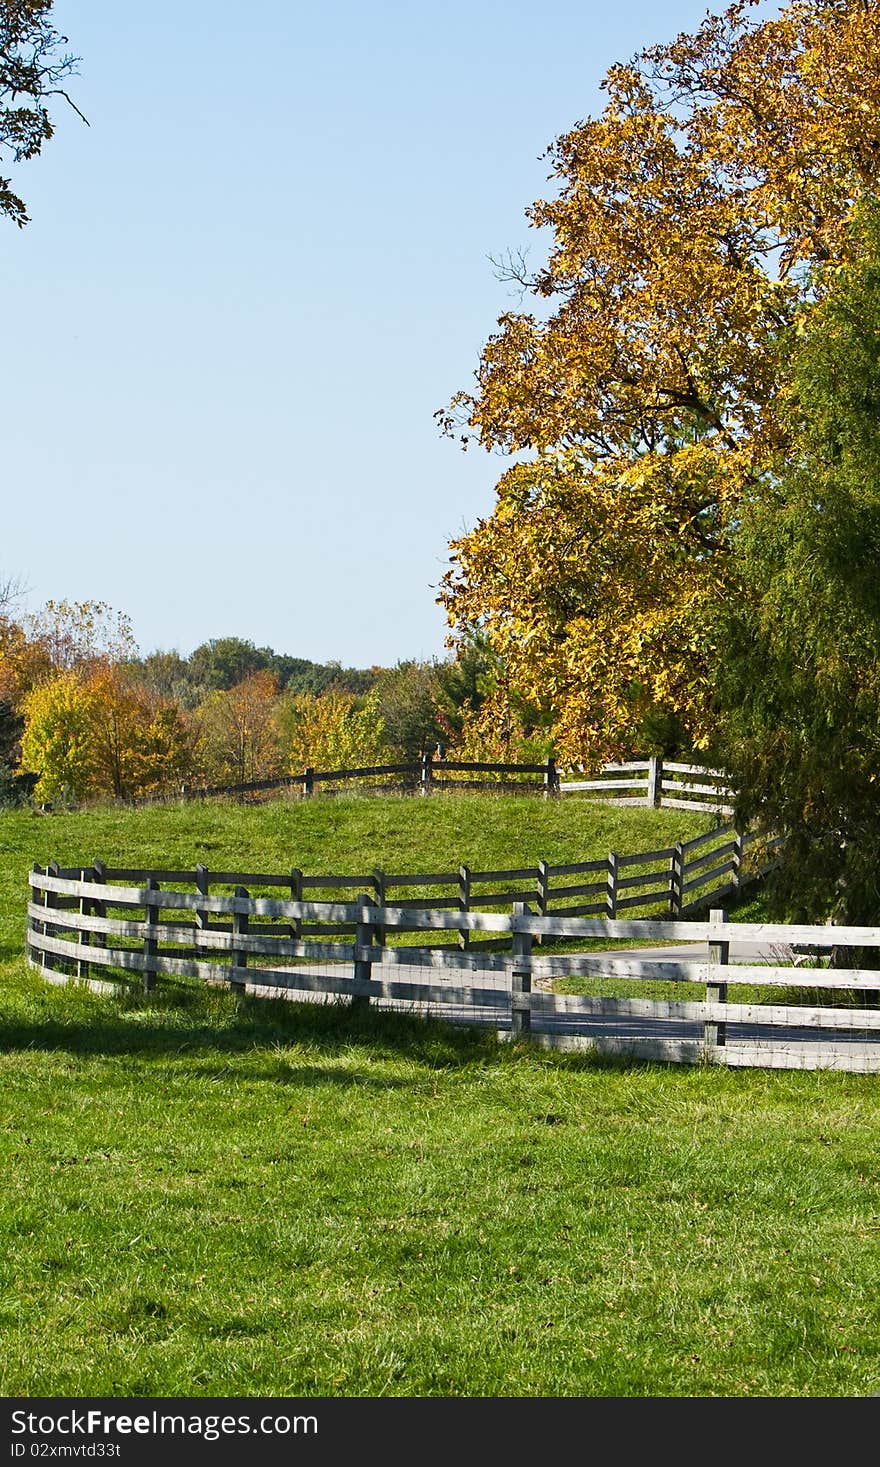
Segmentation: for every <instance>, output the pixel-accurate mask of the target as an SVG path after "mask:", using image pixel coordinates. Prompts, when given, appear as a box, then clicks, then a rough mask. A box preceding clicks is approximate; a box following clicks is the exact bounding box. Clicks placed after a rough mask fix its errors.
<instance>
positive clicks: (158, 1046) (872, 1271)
mask: <svg viewBox="0 0 880 1467" xmlns="http://www.w3.org/2000/svg"><path fill="white" fill-rule="evenodd" d="M701 823H702V824H706V823H708V819H707V817H699V816H692V815H679V814H678V813H677V812H675V813H673V812H652V811H647V810H639V809H627V810H617V811H615V810H613V809H611V808H609V807H601V806H587V805H583V804H579V803H577V802H575V801H574V800H568V801H566V800H562V801H558V802H557V801H553V802H546V803H544V802H541V801H532V800H526V799H521V798H511V799H503V798H500V799H496V798H488V797H486V798H481V797H479V796H469V797H462V798H460V799H456V798H445V797H444V798H442V799H440V798H437V799H431V800H404V799H390V798H389V799H369V800H367V799H362V800H356V799H340V800H321V799H318V800H315V801H314V802H311V803H304V804H296V803H292V804H287V803H280V802H279V803H278V804H274V805H271V806H264V807H259V808H255V809H248V810H242V809H238V808H235V807H232V806H228V807H223V806H217V807H198V806H190V807H174V808H167V809H157V810H144V811H136V812H126V811H118V810H109V809H108V810H104V811H93V812H83V813H79V814H71V815H53V816H51V817H48V818H46V819H42V820H38V819H36V818H35V817H31V816H29V815H25V814H15V813H10V814H6V815H3V816H0V881H2V907H0V912H2V918H0V1075H2V1092H0V1093H2V1097H3V1098H2V1119H3V1126H2V1132H0V1138H2V1139H0V1145H2V1153H3V1175H4V1179H5V1185H4V1189H3V1194H2V1201H0V1236H2V1248H0V1278H2V1290H0V1331H2V1339H3V1350H2V1352H0V1393H2V1394H5V1395H17V1394H31V1395H45V1396H62V1395H64V1396H72V1395H109V1396H114V1395H115V1396H128V1395H147V1396H151V1395H153V1396H155V1395H178V1394H179V1395H183V1396H187V1395H190V1396H193V1395H196V1396H197V1395H218V1396H223V1395H254V1396H271V1395H303V1396H309V1395H315V1396H321V1395H384V1394H391V1395H416V1396H420V1395H489V1396H492V1395H540V1396H553V1395H582V1396H590V1395H604V1394H609V1395H616V1396H642V1395H644V1396H662V1395H770V1396H773V1395H805V1396H810V1395H818V1396H830V1395H844V1396H853V1395H867V1394H870V1393H872V1392H876V1391H878V1390H880V1382H878V1365H877V1355H876V1338H877V1333H878V1326H880V1319H878V1313H880V1305H878V1301H880V1247H878V1238H880V1187H878V1181H877V1170H876V1134H877V1125H878V1121H880V1090H878V1086H877V1081H876V1078H874V1077H871V1076H852V1075H841V1074H823V1073H821V1072H810V1073H797V1072H793V1073H792V1072H779V1073H776V1072H771V1071H753V1072H748V1071H731V1072H728V1071H725V1070H721V1069H697V1068H682V1069H678V1068H674V1067H663V1066H659V1065H654V1066H652V1065H647V1064H643V1063H636V1062H630V1063H628V1062H621V1061H608V1060H604V1061H603V1060H597V1059H591V1058H588V1057H574V1056H565V1055H554V1054H550V1053H547V1052H544V1051H537V1050H536V1051H530V1050H528V1049H527V1048H512V1047H510V1046H499V1045H498V1044H497V1043H496V1042H495V1041H494V1039H492V1038H491V1037H488V1036H486V1035H480V1034H475V1033H470V1032H466V1031H460V1030H456V1031H453V1030H450V1029H447V1028H444V1027H442V1026H439V1025H429V1024H424V1023H419V1022H417V1021H414V1020H409V1019H407V1018H404V1017H401V1016H394V1015H380V1014H375V1013H367V1014H365V1015H364V1014H354V1013H352V1012H351V1011H350V1010H349V1009H347V1008H346V1007H345V1006H339V1007H328V1008H321V1009H316V1008H312V1007H309V1006H302V1007H300V1006H298V1005H295V1004H286V1003H274V1002H267V1001H265V1000H259V999H245V1000H241V1001H236V1000H234V999H233V998H232V997H231V996H230V995H228V994H226V993H221V992H217V991H210V992H208V991H193V992H192V993H189V994H187V993H183V994H182V993H180V991H177V992H176V993H174V994H170V993H163V992H162V991H161V990H160V991H159V992H158V993H157V995H155V996H154V997H153V998H152V999H150V1000H149V1001H147V1000H145V999H143V998H142V997H137V996H126V997H123V998H118V999H107V998H98V997H96V996H94V995H91V994H88V993H85V992H82V991H74V990H67V989H57V988H51V987H48V986H46V985H44V984H43V983H42V982H41V980H40V979H39V977H38V976H37V975H35V974H33V973H31V972H30V970H28V968H27V967H26V965H25V963H24V960H23V957H22V939H23V929H24V897H25V880H26V873H27V870H28V868H29V866H30V865H31V863H32V861H34V860H39V861H41V862H44V861H45V860H47V859H50V858H52V857H57V858H58V859H59V860H61V861H62V862H76V861H80V860H82V861H84V862H87V861H90V860H92V859H95V858H97V857H101V858H103V859H104V860H105V861H107V862H108V863H109V862H111V861H113V862H117V861H119V862H123V861H134V860H135V859H136V860H137V861H138V862H139V863H140V862H145V863H150V862H155V863H156V864H157V865H170V866H177V865H182V866H189V865H191V864H192V863H193V862H194V861H196V860H199V859H201V860H205V861H207V862H208V864H209V865H211V864H213V865H214V866H215V867H217V866H219V865H221V864H222V865H227V866H228V865H239V864H240V865H242V866H247V865H251V864H254V865H257V866H262V867H263V869H266V870H272V869H275V868H277V869H279V870H284V869H287V868H288V867H289V866H291V865H294V864H296V865H299V866H301V867H302V868H303V869H304V870H307V871H330V870H334V869H336V870H342V871H347V870H351V871H353V870H355V869H357V868H358V867H360V868H361V869H364V870H369V869H370V868H371V867H372V866H374V865H381V866H384V867H385V868H386V869H392V868H396V869H398V870H407V869H410V870H412V869H417V868H418V867H419V866H421V867H423V868H424V867H425V866H426V865H428V866H438V865H440V866H442V865H446V864H452V865H457V864H458V863H459V862H460V861H466V862H468V863H469V864H472V865H474V866H486V867H488V866H493V865H502V864H503V865H509V864H512V863H515V864H518V863H520V862H522V863H523V864H527V863H531V862H533V861H534V860H536V859H538V858H539V857H544V858H545V859H548V860H551V861H566V860H568V861H572V860H575V859H588V858H590V857H591V856H592V855H601V854H602V853H603V852H605V851H607V850H608V849H609V848H615V849H617V850H619V851H621V852H624V851H627V850H633V849H639V848H640V847H643V846H644V845H647V844H650V845H660V844H664V843H666V842H667V841H669V840H673V839H680V838H683V837H685V836H688V835H691V834H694V833H695V832H696V831H697V830H699V829H700V828H701Z"/></svg>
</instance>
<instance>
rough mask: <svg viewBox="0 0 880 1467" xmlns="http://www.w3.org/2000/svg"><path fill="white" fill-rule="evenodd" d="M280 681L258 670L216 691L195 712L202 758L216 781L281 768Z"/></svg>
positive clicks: (241, 780) (268, 774) (262, 775)
mask: <svg viewBox="0 0 880 1467" xmlns="http://www.w3.org/2000/svg"><path fill="white" fill-rule="evenodd" d="M277 701H278V685H277V683H276V681H275V678H274V677H273V676H272V674H271V673H269V672H255V673H253V674H252V675H251V676H250V677H247V678H244V679H243V680H242V682H240V683H237V684H236V685H235V686H234V687H232V688H229V689H228V690H227V691H221V690H218V691H217V692H214V693H211V694H210V695H209V696H208V697H207V698H206V699H205V701H204V702H203V703H202V704H201V705H200V706H199V708H198V709H197V710H196V712H195V714H194V719H193V721H194V726H195V728H196V730H197V733H198V750H199V759H200V762H201V765H202V769H203V772H204V774H205V775H206V777H207V778H208V780H209V781H210V782H211V783H213V784H247V783H248V782H249V781H251V780H254V779H271V778H272V777H273V776H274V775H276V774H279V773H280V772H281V763H282V755H281V746H280V742H279V734H278V725H277V721H276V709H277Z"/></svg>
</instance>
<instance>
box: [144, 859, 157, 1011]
mask: <svg viewBox="0 0 880 1467" xmlns="http://www.w3.org/2000/svg"><path fill="white" fill-rule="evenodd" d="M158 890H159V883H158V881H157V880H156V878H155V876H148V877H147V900H146V901H145V902H144V993H152V992H153V989H154V988H155V987H156V957H157V955H158V952H159V944H158V942H157V940H156V924H157V922H158V920H159V905H158V902H153V901H150V893H151V892H155V891H158Z"/></svg>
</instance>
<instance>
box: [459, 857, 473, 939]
mask: <svg viewBox="0 0 880 1467" xmlns="http://www.w3.org/2000/svg"><path fill="white" fill-rule="evenodd" d="M470 909H471V868H470V866H459V868H458V910H459V911H460V912H469V911H470ZM470 942H471V935H470V933H469V932H468V930H467V928H459V933H458V945H459V947H464V948H466V947H470Z"/></svg>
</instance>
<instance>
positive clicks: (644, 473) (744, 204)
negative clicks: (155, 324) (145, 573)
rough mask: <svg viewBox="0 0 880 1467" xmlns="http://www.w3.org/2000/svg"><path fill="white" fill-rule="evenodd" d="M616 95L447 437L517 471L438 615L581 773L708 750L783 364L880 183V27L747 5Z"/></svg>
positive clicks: (823, 5) (652, 51)
mask: <svg viewBox="0 0 880 1467" xmlns="http://www.w3.org/2000/svg"><path fill="white" fill-rule="evenodd" d="M604 87H605V91H606V93H607V97H608V101H607V105H606V107H605V109H604V111H603V112H602V113H601V115H600V116H598V117H596V118H589V119H587V120H586V121H584V122H582V123H580V124H578V125H577V126H576V127H574V128H573V129H572V130H571V132H569V133H567V134H566V135H564V136H562V137H560V138H559V139H558V140H557V142H556V143H555V145H554V146H553V148H552V149H551V151H550V160H551V168H552V177H553V179H554V181H555V184H556V193H555V195H554V196H553V197H551V198H549V199H547V200H542V201H539V202H538V203H536V204H535V205H533V206H532V208H531V209H530V210H529V217H530V220H531V222H532V223H533V224H534V225H535V226H537V227H539V228H544V229H547V230H549V231H550V232H551V235H552V245H551V248H550V251H549V256H548V258H547V261H546V263H545V264H543V265H542V266H541V267H540V268H539V269H538V270H537V271H535V272H533V273H530V274H528V273H526V272H525V270H524V269H521V268H520V266H519V265H518V264H517V263H516V262H513V263H512V264H510V268H509V273H511V274H514V275H516V276H518V277H519V280H520V284H521V286H522V289H523V290H524V291H525V292H526V293H527V294H528V293H531V295H532V296H533V297H534V298H535V300H536V302H537V303H538V308H537V309H536V310H535V311H534V312H532V313H529V312H527V311H525V310H520V311H511V312H508V313H506V314H505V315H504V316H502V318H501V319H500V321H499V323H498V330H497V332H496V333H495V334H494V335H493V336H492V337H491V338H490V340H489V341H488V343H487V345H486V347H485V348H484V351H483V353H482V358H481V361H480V364H479V368H478V371H477V374H476V384H475V387H474V388H473V389H472V390H471V391H467V392H463V393H460V394H458V395H457V396H456V398H455V399H454V400H453V402H452V404H451V406H450V409H449V410H448V411H447V412H446V413H445V414H443V415H442V416H443V419H444V425H445V427H446V429H447V431H449V432H452V433H454V432H456V431H458V430H459V428H461V429H462V430H463V435H464V437H465V439H466V440H467V441H477V442H479V443H481V444H482V445H483V446H485V447H486V448H489V449H501V450H504V451H506V452H509V453H510V454H512V455H515V456H516V457H517V459H518V460H520V461H518V462H516V463H515V464H514V466H513V467H512V468H511V469H509V470H508V471H507V473H506V474H505V475H504V476H503V478H502V479H501V482H500V484H499V486H498V499H497V505H496V507H495V510H494V512H493V514H492V515H491V516H489V517H488V518H486V519H485V520H482V521H480V522H479V523H478V524H477V526H476V527H475V528H474V529H473V530H472V531H471V532H470V533H469V534H465V535H463V536H462V537H460V538H459V539H458V540H456V541H454V542H453V544H452V547H451V548H452V566H451V568H450V571H449V573H448V575H447V577H446V578H445V582H444V586H443V590H442V593H441V600H442V602H443V604H444V605H445V607H446V610H447V613H448V615H449V619H450V623H451V625H452V628H453V632H454V633H455V634H456V635H458V636H461V635H466V634H467V633H468V632H469V631H471V630H472V629H473V628H474V627H481V628H483V629H484V630H485V633H486V635H487V637H488V639H489V641H490V643H491V644H492V646H493V647H494V649H495V650H496V651H497V653H498V654H499V656H501V657H502V658H503V660H504V663H505V665H506V666H507V667H508V669H509V671H510V676H511V681H512V686H513V687H514V688H515V689H516V690H517V691H518V693H519V695H520V696H521V697H522V698H524V699H525V700H526V701H527V702H528V703H529V704H530V705H532V706H534V707H535V708H536V709H537V710H539V711H540V712H541V715H542V716H544V715H547V716H550V717H551V718H552V720H553V722H554V729H555V738H556V744H557V752H558V754H559V755H560V756H561V757H562V758H563V759H564V758H569V759H583V758H586V759H588V760H595V759H599V758H601V757H603V756H606V757H607V756H610V755H614V754H619V753H626V752H628V751H631V750H635V749H636V748H638V749H640V750H641V749H643V748H644V747H646V745H648V744H654V745H659V746H662V745H663V744H665V743H669V742H670V741H671V742H675V741H676V740H677V741H680V742H683V743H685V744H690V745H696V746H698V747H704V746H705V745H706V743H707V741H708V739H709V736H710V734H711V730H712V676H711V668H712V665H713V663H714V661H715V660H716V658H717V654H718V649H717V646H716V645H715V643H714V642H713V616H712V613H711V611H710V608H711V607H713V606H714V605H715V604H716V603H717V601H718V598H719V596H722V597H723V596H724V595H725V594H733V591H732V586H733V582H732V579H731V564H730V554H731V549H730V547H731V541H730V536H729V531H730V529H731V527H732V526H735V525H736V523H737V519H738V516H739V513H740V507H741V505H742V504H743V503H744V502H747V501H748V500H749V498H750V496H752V495H754V494H755V493H761V492H762V491H763V486H764V485H765V484H767V483H768V482H770V481H771V480H772V477H773V474H774V472H775V471H776V469H777V467H778V465H779V463H780V462H782V461H784V458H785V454H786V450H787V445H788V442H789V437H788V435H789V433H790V431H791V430H790V426H789V425H788V424H787V422H786V421H785V419H784V416H783V415H782V414H781V413H780V408H779V404H780V390H779V389H780V385H781V373H784V371H785V363H784V361H783V359H782V358H781V357H780V354H779V351H778V343H779V340H780V337H781V335H782V334H783V333H784V332H785V331H786V329H787V328H788V327H789V326H790V324H791V322H792V321H793V319H794V318H795V315H796V313H797V312H798V311H799V309H800V308H801V307H802V306H803V304H804V303H805V302H806V301H807V300H809V299H811V298H813V297H814V296H820V295H821V294H822V293H823V292H824V291H826V290H827V288H828V284H829V280H830V278H831V276H830V274H829V273H828V272H823V271H819V272H817V271H816V270H815V269H814V268H813V267H815V266H817V265H822V264H824V263H827V262H829V261H830V262H836V263H842V262H845V261H847V260H848V259H850V258H851V250H852V243H851V234H850V229H849V224H850V221H851V218H852V215H853V210H854V208H855V206H856V204H857V202H858V201H859V200H860V199H861V198H862V197H863V196H865V195H866V194H870V193H871V191H872V190H873V189H875V188H876V186H877V182H878V176H880V6H878V5H877V3H876V0H794V3H792V4H790V5H788V6H787V7H786V8H785V9H783V10H782V11H781V12H780V13H779V14H778V15H774V16H771V17H767V18H762V17H761V16H760V15H759V14H756V4H755V3H753V0H737V3H735V4H733V5H732V6H730V8H729V9H728V10H726V11H725V12H724V14H723V15H715V16H712V15H710V16H708V17H707V18H706V20H705V21H704V23H703V24H702V25H701V26H700V28H699V29H698V30H697V31H696V32H695V33H693V34H685V35H681V36H679V37H678V38H677V39H676V40H675V41H673V42H672V43H670V44H668V45H659V46H654V47H651V48H649V49H648V50H646V51H645V52H643V53H642V54H641V55H640V56H638V57H637V58H635V60H634V61H632V62H631V63H629V64H626V65H619V66H615V67H613V68H612V69H611V70H610V72H609V73H608V75H607V77H606V78H605V81H604ZM524 455H527V456H528V457H527V458H525V459H524Z"/></svg>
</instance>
